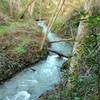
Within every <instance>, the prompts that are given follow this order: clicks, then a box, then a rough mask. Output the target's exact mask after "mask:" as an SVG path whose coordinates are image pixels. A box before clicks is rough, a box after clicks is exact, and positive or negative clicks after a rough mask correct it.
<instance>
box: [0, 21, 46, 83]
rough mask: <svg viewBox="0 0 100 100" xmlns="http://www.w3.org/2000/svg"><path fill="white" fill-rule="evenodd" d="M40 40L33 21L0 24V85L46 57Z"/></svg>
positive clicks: (40, 35)
mask: <svg viewBox="0 0 100 100" xmlns="http://www.w3.org/2000/svg"><path fill="white" fill-rule="evenodd" d="M42 38H43V36H42V34H41V31H40V30H39V28H38V27H37V25H36V22H35V21H33V20H29V21H21V22H12V23H11V22H10V24H8V23H5V24H4V23H3V24H0V83H2V82H4V81H6V80H7V79H9V78H11V77H12V76H13V75H14V74H16V73H17V72H19V71H21V70H23V69H24V68H26V67H29V66H31V65H32V64H34V63H36V62H37V61H39V60H40V59H41V58H43V57H45V56H46V54H47V50H46V48H47V44H46V43H45V47H44V48H43V50H42V51H39V48H40V45H41V42H42Z"/></svg>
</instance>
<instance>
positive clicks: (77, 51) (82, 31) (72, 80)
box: [68, 0, 94, 91]
mask: <svg viewBox="0 0 100 100" xmlns="http://www.w3.org/2000/svg"><path fill="white" fill-rule="evenodd" d="M93 3H94V0H86V1H85V4H84V10H85V13H86V15H85V17H82V18H81V19H87V18H88V17H89V16H91V15H92V11H93V9H92V8H93ZM88 29H89V26H88V23H86V20H81V21H80V23H79V27H78V32H77V36H76V41H75V43H74V46H73V51H72V55H73V56H72V58H71V62H70V69H69V74H70V77H69V79H68V87H69V90H71V91H74V89H75V88H77V82H76V81H77V80H78V76H79V65H80V60H81V57H82V54H83V52H82V49H81V47H82V44H84V41H83V40H84V37H85V36H86V35H87V33H88Z"/></svg>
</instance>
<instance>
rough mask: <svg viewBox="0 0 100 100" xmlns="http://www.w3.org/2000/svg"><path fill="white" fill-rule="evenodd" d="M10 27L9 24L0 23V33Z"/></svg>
mask: <svg viewBox="0 0 100 100" xmlns="http://www.w3.org/2000/svg"><path fill="white" fill-rule="evenodd" d="M8 29H9V27H8V26H5V25H0V33H3V32H7V30H8Z"/></svg>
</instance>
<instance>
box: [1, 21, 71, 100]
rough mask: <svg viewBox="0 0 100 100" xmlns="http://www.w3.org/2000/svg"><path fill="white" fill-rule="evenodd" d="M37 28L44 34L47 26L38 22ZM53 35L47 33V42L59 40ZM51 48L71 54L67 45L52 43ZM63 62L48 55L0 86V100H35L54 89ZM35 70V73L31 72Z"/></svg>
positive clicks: (69, 46) (54, 55) (59, 76)
mask: <svg viewBox="0 0 100 100" xmlns="http://www.w3.org/2000/svg"><path fill="white" fill-rule="evenodd" d="M38 26H40V27H42V28H43V33H45V34H46V32H47V26H46V25H45V23H44V21H39V22H38ZM60 39H61V38H60V37H58V36H57V35H56V34H55V33H52V32H48V40H49V41H54V40H60ZM51 48H52V49H54V50H57V51H59V52H61V53H63V54H65V55H69V54H71V50H72V46H71V44H69V43H65V42H61V43H54V44H52V45H51ZM64 62H65V60H64V59H63V58H60V57H59V56H58V55H56V54H53V53H52V54H50V55H48V57H47V59H46V60H43V61H40V62H39V63H37V64H35V65H33V66H32V67H31V68H28V69H25V70H24V71H22V72H21V73H19V74H17V75H16V76H15V77H13V78H12V79H11V80H9V81H7V82H6V83H5V84H3V85H1V86H0V100H37V99H38V97H39V96H40V95H41V94H43V93H44V92H46V91H47V90H51V89H53V88H54V86H55V85H56V84H58V83H59V82H60V79H61V75H60V68H61V66H62V64H63V63H64ZM32 69H35V70H36V71H33V70H32Z"/></svg>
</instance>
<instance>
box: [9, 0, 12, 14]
mask: <svg viewBox="0 0 100 100" xmlns="http://www.w3.org/2000/svg"><path fill="white" fill-rule="evenodd" d="M9 14H10V16H13V0H9Z"/></svg>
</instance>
